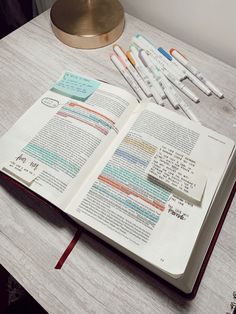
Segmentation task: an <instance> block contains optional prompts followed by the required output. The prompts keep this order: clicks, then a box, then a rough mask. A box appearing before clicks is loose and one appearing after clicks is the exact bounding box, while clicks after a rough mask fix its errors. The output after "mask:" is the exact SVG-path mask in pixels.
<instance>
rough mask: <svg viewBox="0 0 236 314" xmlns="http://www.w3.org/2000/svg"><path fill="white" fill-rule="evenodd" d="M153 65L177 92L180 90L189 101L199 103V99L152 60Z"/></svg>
mask: <svg viewBox="0 0 236 314" xmlns="http://www.w3.org/2000/svg"><path fill="white" fill-rule="evenodd" d="M154 62H155V65H156V67H157V68H159V70H160V71H162V72H163V74H164V75H165V76H166V77H167V78H168V80H169V81H170V82H171V83H172V84H174V85H175V86H176V87H177V88H178V89H179V90H181V91H182V92H183V93H184V94H185V95H186V96H188V97H189V98H190V99H191V100H193V101H194V102H195V103H197V102H199V98H198V97H197V96H196V95H195V94H194V93H193V92H192V91H191V90H190V89H189V88H188V87H187V86H185V85H184V84H183V83H182V82H180V81H179V80H178V79H177V78H176V77H175V76H174V74H172V73H171V72H169V71H168V70H166V69H165V68H163V67H162V65H161V64H160V63H159V62H158V61H157V60H156V59H155V60H154Z"/></svg>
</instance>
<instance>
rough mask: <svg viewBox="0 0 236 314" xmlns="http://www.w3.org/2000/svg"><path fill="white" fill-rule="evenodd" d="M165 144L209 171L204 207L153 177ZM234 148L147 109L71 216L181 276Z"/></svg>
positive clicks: (195, 127)
mask: <svg viewBox="0 0 236 314" xmlns="http://www.w3.org/2000/svg"><path fill="white" fill-rule="evenodd" d="M163 145H168V146H170V147H172V148H173V149H176V150H178V151H180V152H182V153H183V154H185V155H188V156H189V158H191V159H193V160H198V161H199V162H200V163H201V164H202V165H204V168H205V169H206V171H205V173H206V176H207V183H206V187H205V190H204V194H203V197H202V202H201V205H200V206H197V205H195V204H193V203H191V202H188V201H186V200H184V199H183V198H180V197H177V196H176V195H173V194H172V192H171V190H170V189H168V188H167V187H166V186H164V185H162V184H160V182H159V181H158V180H156V179H155V178H151V179H150V177H148V174H147V167H148V164H149V162H150V161H151V159H152V157H153V156H154V155H155V154H156V152H157V151H158V149H159V148H160V147H162V146H163ZM233 149H234V143H233V142H232V141H231V140H229V139H227V138H226V137H224V136H221V135H219V134H217V133H216V132H213V131H211V130H209V129H207V128H204V127H202V126H198V125H197V124H195V123H193V122H191V121H189V120H187V119H186V118H183V117H181V116H179V115H178V114H176V113H174V112H171V111H169V110H167V109H165V108H162V107H160V106H157V105H154V104H150V105H147V107H146V108H144V110H143V111H142V112H141V113H140V114H139V115H138V116H137V119H136V121H135V122H134V124H133V125H132V127H131V128H130V129H129V131H128V132H127V133H126V134H125V135H124V139H123V140H122V141H121V143H120V144H119V146H118V147H116V149H115V150H114V152H113V153H111V156H109V161H108V162H106V163H105V162H104V165H103V167H101V165H99V173H97V174H96V177H94V178H91V180H90V182H89V184H88V185H87V186H86V188H85V187H84V188H83V189H82V190H80V191H79V192H78V196H77V198H75V199H74V200H73V202H72V203H71V204H70V206H69V207H70V208H68V213H69V214H70V215H72V216H73V217H74V218H76V219H77V220H79V221H80V222H81V223H82V224H83V225H84V226H85V227H86V226H87V227H88V228H89V229H90V230H92V231H93V230H94V232H95V233H96V234H98V235H101V236H102V237H103V238H105V239H106V240H107V241H108V242H109V243H111V244H114V245H115V246H116V247H117V245H118V247H120V248H121V250H123V251H124V250H125V252H126V253H127V254H128V255H129V252H130V253H132V255H136V256H138V257H139V258H141V259H142V260H144V261H146V262H147V263H149V264H151V265H152V266H154V267H157V268H160V269H161V270H163V271H165V272H167V273H169V274H170V275H171V276H173V277H179V276H181V275H182V274H183V273H184V270H185V268H186V265H187V263H188V260H189V257H190V255H191V252H192V250H193V247H194V244H195V242H196V239H197V236H198V234H199V231H200V229H201V226H202V224H203V222H204V219H205V217H206V215H207V212H208V209H209V206H210V204H211V201H212V198H213V196H214V193H215V191H216V189H217V186H218V184H219V182H220V179H221V177H222V175H223V173H224V171H225V168H226V166H227V163H228V160H229V158H230V155H231V153H232V151H233ZM101 168H102V171H100V169H101Z"/></svg>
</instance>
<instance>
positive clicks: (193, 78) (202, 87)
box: [187, 72, 211, 96]
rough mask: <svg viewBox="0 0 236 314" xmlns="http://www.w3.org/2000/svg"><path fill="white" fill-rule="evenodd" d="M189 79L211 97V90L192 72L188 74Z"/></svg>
mask: <svg viewBox="0 0 236 314" xmlns="http://www.w3.org/2000/svg"><path fill="white" fill-rule="evenodd" d="M187 77H188V78H189V80H190V81H191V82H192V83H193V84H194V85H196V86H197V87H198V88H199V89H200V90H201V91H203V93H205V94H206V95H207V96H209V95H211V91H210V89H209V88H208V87H207V86H206V85H205V84H203V83H202V82H201V81H200V80H199V79H198V78H197V77H196V76H194V75H193V74H192V73H191V72H188V74H187Z"/></svg>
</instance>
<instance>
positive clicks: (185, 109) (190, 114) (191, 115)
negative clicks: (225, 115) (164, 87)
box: [175, 93, 201, 124]
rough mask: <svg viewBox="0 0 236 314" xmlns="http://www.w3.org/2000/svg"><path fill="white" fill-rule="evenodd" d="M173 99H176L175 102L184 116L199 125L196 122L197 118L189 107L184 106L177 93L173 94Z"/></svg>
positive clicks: (184, 103)
mask: <svg viewBox="0 0 236 314" xmlns="http://www.w3.org/2000/svg"><path fill="white" fill-rule="evenodd" d="M175 97H176V99H177V101H178V104H179V106H180V108H181V109H182V110H183V112H184V113H185V114H186V116H187V117H188V118H189V119H190V120H192V121H195V122H197V123H200V124H201V122H200V121H199V120H198V118H197V117H196V116H195V114H194V113H193V112H192V110H191V109H190V107H189V105H188V104H186V102H184V101H183V99H182V98H181V96H180V95H179V94H178V93H176V94H175Z"/></svg>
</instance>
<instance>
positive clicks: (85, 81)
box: [51, 72, 101, 101]
mask: <svg viewBox="0 0 236 314" xmlns="http://www.w3.org/2000/svg"><path fill="white" fill-rule="evenodd" d="M100 84H101V83H100V82H98V81H96V80H93V79H90V78H86V77H83V76H80V75H78V74H74V73H70V72H65V74H64V76H63V77H62V79H60V80H59V81H57V82H56V83H55V84H54V85H53V87H52V88H51V91H54V92H57V93H59V94H61V95H64V96H68V97H70V98H72V99H75V100H79V101H85V100H86V99H88V97H89V96H90V95H92V94H93V93H94V92H95V90H96V89H97V88H98V87H99V85H100Z"/></svg>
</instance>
